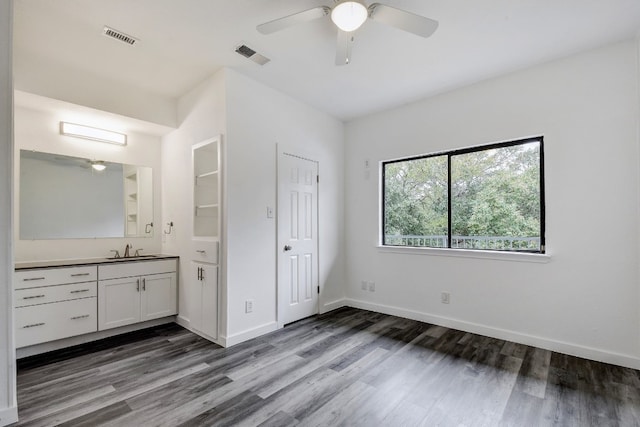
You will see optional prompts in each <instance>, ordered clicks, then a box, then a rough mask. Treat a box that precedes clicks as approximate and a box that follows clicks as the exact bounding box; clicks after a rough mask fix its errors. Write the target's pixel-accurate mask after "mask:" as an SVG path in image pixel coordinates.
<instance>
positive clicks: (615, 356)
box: [345, 298, 640, 369]
mask: <svg viewBox="0 0 640 427" xmlns="http://www.w3.org/2000/svg"><path fill="white" fill-rule="evenodd" d="M345 305H346V306H349V307H353V308H360V309H363V310H370V311H375V312H378V313H384V314H390V315H393V316H398V317H404V318H406V319H412V320H418V321H421V322H425V323H431V324H434V325H438V326H444V327H447V328H452V329H458V330H461V331H465V332H471V333H474V334H479V335H484V336H488V337H492V338H498V339H502V340H507V341H512V342H516V343H519V344H524V345H529V346H533V347H538V348H542V349H545V350H551V351H555V352H557V353H562V354H568V355H571V356H577V357H582V358H584V359H589V360H595V361H597V362H605V363H611V364H613V365H618V366H624V367H627V368H632V369H640V359H639V358H637V357H633V356H628V355H625V354H619V353H613V352H607V351H603V350H600V349H597V348H592V347H585V346H581V345H577V344H571V343H566V342H561V341H555V340H551V339H548V338H543V337H538V336H535V335H528V334H522V333H519V332H515V331H511V330H507V329H500V328H494V327H491V326H486V325H482V324H478V323H471V322H466V321H462V320H457V319H452V318H448V317H444V316H437V315H432V314H427V313H423V312H419V311H414V310H407V309H405V308H401V307H394V306H389V305H384V304H376V303H371V302H367V301H360V300H356V299H350V298H347V299H345Z"/></svg>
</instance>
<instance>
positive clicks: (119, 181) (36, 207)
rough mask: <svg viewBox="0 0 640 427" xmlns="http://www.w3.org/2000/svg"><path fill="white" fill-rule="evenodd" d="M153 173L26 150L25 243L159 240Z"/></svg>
mask: <svg viewBox="0 0 640 427" xmlns="http://www.w3.org/2000/svg"><path fill="white" fill-rule="evenodd" d="M152 172H153V171H152V169H151V168H150V167H144V166H135V165H126V164H121V163H113V162H103V161H96V160H91V159H84V158H80V157H71V156H64V155H60V154H51V153H42V152H37V151H29V150H20V213H19V217H20V239H21V240H44V239H80V238H104V237H111V238H117V237H121V238H122V237H151V236H153V180H152V175H153V173H152Z"/></svg>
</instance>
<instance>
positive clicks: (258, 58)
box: [236, 44, 271, 65]
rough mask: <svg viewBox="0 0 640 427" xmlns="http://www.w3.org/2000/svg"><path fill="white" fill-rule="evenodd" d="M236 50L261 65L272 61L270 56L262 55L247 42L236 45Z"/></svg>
mask: <svg viewBox="0 0 640 427" xmlns="http://www.w3.org/2000/svg"><path fill="white" fill-rule="evenodd" d="M236 52H237V53H239V54H240V55H242V56H244V57H245V58H248V59H250V60H252V61H253V62H255V63H256V64H259V65H264V64H266V63H267V62H269V61H271V60H270V59H269V58H267V57H266V56H262V55H260V54H259V53H257V52H256V51H255V50H253V49H251V48H250V47H249V46H247V45H246V44H241V45H240V46H238V47H236Z"/></svg>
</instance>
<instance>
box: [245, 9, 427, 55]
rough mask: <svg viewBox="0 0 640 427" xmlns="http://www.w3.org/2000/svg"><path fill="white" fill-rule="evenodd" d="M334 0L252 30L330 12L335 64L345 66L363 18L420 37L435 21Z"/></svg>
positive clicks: (269, 29) (274, 28) (275, 27)
mask: <svg viewBox="0 0 640 427" xmlns="http://www.w3.org/2000/svg"><path fill="white" fill-rule="evenodd" d="M334 1H335V3H336V4H335V5H334V6H333V7H329V6H318V7H314V8H312V9H308V10H304V11H302V12H298V13H294V14H293V15H288V16H285V17H283V18H279V19H275V20H273V21H269V22H266V23H264V24H261V25H258V26H257V27H256V29H257V30H258V31H259V32H260V33H262V34H271V33H275V32H276V31H280V30H284V29H285V28H289V27H291V26H293V25H296V24H300V23H303V22H308V21H312V20H314V19H319V18H322V17H325V16H327V15H331V21H333V23H334V24H335V25H336V27H338V45H337V46H338V47H337V52H336V65H347V64H349V62H350V61H351V47H352V45H353V40H354V32H355V31H356V30H357V29H358V28H360V26H362V24H364V22H365V21H366V20H367V19H372V20H374V21H378V22H381V23H383V24H386V25H390V26H392V27H395V28H398V29H401V30H404V31H407V32H409V33H413V34H416V35H418V36H421V37H429V36H430V35H431V34H433V33H434V32H435V31H436V29H437V28H438V21H434V20H433V19H429V18H426V17H424V16H420V15H416V14H414V13H411V12H407V11H406V10H402V9H396V8H395V7H391V6H387V5H384V4H380V3H372V4H370V5H369V6H368V7H367V6H366V5H365V3H364V1H362V0H334Z"/></svg>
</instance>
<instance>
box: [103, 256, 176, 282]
mask: <svg viewBox="0 0 640 427" xmlns="http://www.w3.org/2000/svg"><path fill="white" fill-rule="evenodd" d="M176 271H178V269H177V263H176V260H175V259H165V260H161V261H137V262H136V261H133V262H126V261H121V262H116V263H113V264H109V265H101V266H99V267H98V276H99V278H100V280H107V279H119V278H121V277H134V276H145V275H147V274H160V273H173V272H176Z"/></svg>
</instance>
